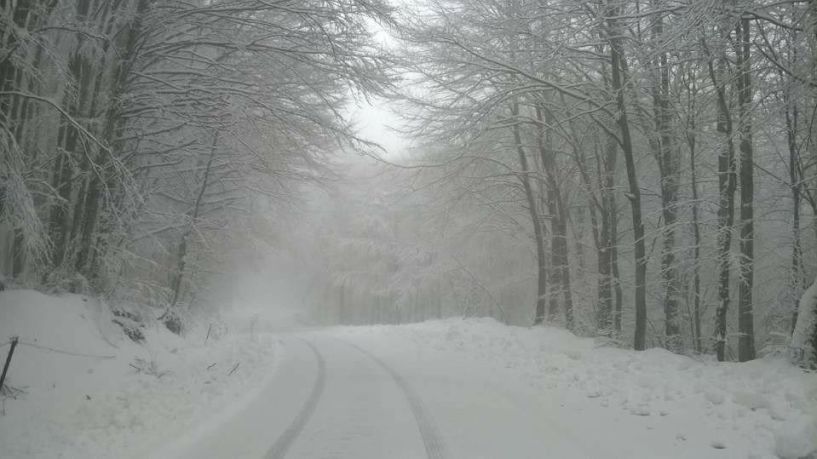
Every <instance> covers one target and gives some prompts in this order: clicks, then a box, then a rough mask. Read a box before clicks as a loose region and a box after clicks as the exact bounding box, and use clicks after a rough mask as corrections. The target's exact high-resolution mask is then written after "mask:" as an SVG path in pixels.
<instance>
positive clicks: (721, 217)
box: [701, 40, 736, 362]
mask: <svg viewBox="0 0 817 459" xmlns="http://www.w3.org/2000/svg"><path fill="white" fill-rule="evenodd" d="M701 45H702V46H701V47H702V49H703V50H704V53H705V54H706V57H707V68H708V71H709V78H710V80H712V85H713V86H714V87H715V91H716V93H717V105H718V119H717V123H716V127H715V129H716V131H717V132H718V134H719V137H720V139H721V142H722V145H721V149H720V153H719V154H718V195H719V197H718V240H717V245H718V255H717V260H718V307H717V309H716V311H715V354H716V356H717V358H718V360H719V361H721V362H722V361H724V360H725V359H726V313H727V311H728V310H729V302H730V295H729V294H730V292H729V275H730V261H729V258H730V257H729V253H730V251H731V247H732V227H733V225H734V219H735V187H736V177H735V145H734V143H733V142H732V131H733V128H732V115H731V113H730V111H729V104H728V102H727V99H726V83H725V82H726V81H727V77H726V66H725V62H724V60H725V57H724V56H720V57H719V58H718V62H717V69H716V66H715V63H714V61H715V58H714V57H713V56H712V55H711V54H710V53H709V48H708V47H707V45H706V42H705V41H703V40H702V41H701Z"/></svg>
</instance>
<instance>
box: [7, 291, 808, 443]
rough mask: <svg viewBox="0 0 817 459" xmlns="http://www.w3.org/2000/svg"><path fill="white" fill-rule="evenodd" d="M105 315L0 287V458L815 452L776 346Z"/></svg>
mask: <svg viewBox="0 0 817 459" xmlns="http://www.w3.org/2000/svg"><path fill="white" fill-rule="evenodd" d="M257 306H258V305H253V307H257ZM242 314H243V315H242ZM270 317H273V316H270ZM112 319H113V316H112V315H111V313H110V312H109V308H108V307H107V306H106V305H104V304H102V303H100V302H98V301H95V300H93V299H90V298H86V297H82V296H78V295H64V296H58V297H54V296H46V295H43V294H40V293H36V292H33V291H25V290H14V291H6V292H0V342H2V343H5V342H7V340H8V339H9V338H10V337H11V336H19V337H20V339H21V343H24V344H21V345H20V346H19V347H18V350H17V351H16V352H15V356H14V360H13V361H12V364H11V367H10V372H9V377H8V380H7V384H9V385H11V386H12V387H15V388H20V389H23V390H24V391H25V393H23V394H21V395H20V396H19V397H18V398H17V399H11V398H7V399H5V400H4V406H3V409H4V414H2V415H0V457H3V458H22V457H67V458H74V457H76V458H86V457H125V458H127V457H167V458H181V457H191V458H192V457H196V458H200V457H261V456H264V455H265V454H266V455H270V454H272V453H270V451H273V450H274V449H275V448H277V447H280V445H282V444H283V443H281V438H282V437H286V435H284V433H285V432H288V434H287V435H289V437H288V438H287V442H286V444H285V449H288V453H287V457H293V458H296V457H297V458H311V457H315V458H318V457H329V456H332V457H355V458H358V459H361V458H379V457H421V456H424V454H423V453H424V451H423V448H424V447H423V445H424V444H425V448H426V451H425V452H426V453H428V452H429V451H432V450H433V451H434V452H435V457H438V456H439V457H449V458H466V457H467V458H496V457H513V458H528V457H530V458H534V457H542V456H543V454H546V455H547V456H548V457H559V458H596V457H598V458H602V457H603V458H655V457H667V458H783V459H790V458H791V459H794V458H804V457H814V456H815V455H817V374H815V373H809V372H805V371H803V370H801V369H799V368H797V367H794V366H792V365H790V364H789V363H787V362H786V361H785V360H782V359H774V358H766V359H760V360H756V361H752V362H749V363H743V364H739V363H718V362H715V361H712V360H705V359H695V358H691V357H686V356H680V355H676V354H672V353H670V352H667V351H665V350H661V349H652V350H648V351H645V352H634V351H630V350H623V349H617V348H614V347H610V345H609V344H608V343H606V342H604V341H597V340H594V339H590V338H580V337H576V336H574V335H572V334H570V333H568V332H566V331H564V330H561V329H557V328H550V327H535V328H525V327H512V326H506V325H504V324H500V323H498V322H496V321H494V320H492V319H465V320H463V319H446V320H438V321H430V322H424V323H419V324H412V325H400V326H386V325H377V326H361V327H333V328H325V329H300V330H290V331H288V332H284V331H281V330H280V329H279V327H278V326H279V325H280V324H279V323H278V322H277V320H278V319H279V318H273V319H270V318H267V317H264V313H263V310H261V309H258V310H255V309H250V310H244V312H242V313H241V314H239V313H236V314H234V315H232V316H227V318H225V319H223V322H220V323H217V324H216V325H215V326H213V327H211V335H210V337H209V338H208V339H207V343H206V344H205V343H204V341H205V336H206V334H207V329H208V328H210V327H209V325H210V323H209V322H201V323H199V324H194V325H193V326H191V328H190V329H188V330H187V331H186V333H185V334H184V336H183V337H178V336H175V335H173V334H171V333H169V332H167V331H166V330H164V329H163V328H162V327H161V326H159V325H154V326H149V327H148V328H146V329H145V330H144V332H145V336H146V340H145V343H144V344H136V343H133V342H132V341H130V340H129V339H128V338H127V337H126V336H125V335H124V334H123V332H122V331H121V330H120V328H119V327H118V326H115V325H113V324H112V322H111V320H112ZM290 325H291V324H290ZM272 329H275V330H274V332H273V330H272ZM32 345H36V346H38V347H34V346H32ZM6 349H8V347H7V346H6V347H4V348H2V349H0V355H2V356H4V355H5V350H6ZM56 351H60V352H63V353H58V352H56ZM64 352H67V353H70V354H66V353H64ZM75 354H80V355H75ZM236 364H238V366H237V367H236ZM134 367H137V368H139V370H137V369H135V368H134ZM233 369H234V370H233ZM231 372H232V373H231ZM308 399H309V400H311V401H310V402H308V403H306V400H308ZM305 406H310V408H309V410H305V408H304V407H305ZM296 419H300V420H301V421H300V422H301V424H300V425H299V426H298V428H297V429H294V428H293V427H292V426H293V425H295V424H294V422H295V421H294V420H296ZM418 427H419V430H418ZM429 438H431V439H432V440H429ZM275 445H278V446H275ZM429 445H433V446H431V447H430V446H429ZM271 448H272V449H271ZM429 448H431V449H429ZM384 452H388V454H386V456H384V454H385V453H384ZM275 454H276V455H274V456H275V457H283V453H281V454H280V455H278V453H275ZM436 455H438V456H436Z"/></svg>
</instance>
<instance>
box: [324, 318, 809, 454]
mask: <svg viewBox="0 0 817 459" xmlns="http://www.w3.org/2000/svg"><path fill="white" fill-rule="evenodd" d="M332 333H333V334H334V335H335V336H337V337H338V338H341V339H344V340H347V341H351V342H354V343H357V344H359V345H361V346H362V347H365V348H367V349H369V350H371V351H372V352H373V353H375V354H377V355H378V356H380V357H382V358H384V359H386V360H387V361H389V362H393V363H394V364H395V365H397V366H398V371H399V370H400V368H402V369H404V370H407V371H406V372H407V373H416V372H417V371H425V372H426V373H427V374H428V373H431V372H436V373H435V374H437V375H440V376H439V377H440V378H444V377H446V376H445V375H446V374H450V373H452V372H455V373H458V374H459V376H458V377H459V378H464V377H466V376H465V375H468V376H467V378H468V380H471V381H480V382H481V383H482V384H486V386H488V387H491V388H492V389H490V390H496V391H505V392H509V393H515V394H520V393H523V392H525V391H527V392H528V393H529V394H531V396H532V397H536V398H538V399H540V400H541V405H542V406H543V407H546V409H545V410H543V415H546V416H550V417H553V418H554V419H558V420H559V423H560V425H562V426H564V427H565V428H567V429H571V430H573V431H576V432H584V431H589V432H592V433H589V437H588V440H587V441H589V442H598V443H599V444H601V445H609V446H610V447H611V449H610V450H609V454H607V455H606V457H629V458H633V457H645V458H646V457H659V456H660V457H717V458H726V457H729V458H746V457H753V458H775V457H779V458H785V459H789V458H804V457H810V458H811V457H817V374H815V373H806V372H803V371H802V370H800V369H799V368H796V367H794V366H792V365H790V364H789V363H787V362H786V361H784V360H778V359H761V360H756V361H753V362H749V363H744V364H738V363H717V362H714V361H700V360H695V359H692V358H689V357H684V356H680V355H675V354H672V353H670V352H667V351H665V350H662V349H651V350H648V351H645V352H634V351H629V350H622V349H616V348H611V347H606V346H604V345H603V344H600V343H598V342H596V341H595V340H593V339H588V338H578V337H576V336H574V335H572V334H570V333H568V332H566V331H564V330H560V329H555V328H548V327H536V328H523V327H511V326H506V325H503V324H500V323H498V322H496V321H494V320H492V319H467V320H461V319H449V320H442V321H431V322H425V323H420V324H414V325H404V326H385V325H384V326H373V327H339V328H336V329H334V330H333V331H332ZM418 369H422V370H418ZM419 390H420V391H421V392H422V390H423V388H422V387H420V388H419ZM421 396H422V394H421ZM617 451H618V452H617ZM658 451H661V453H660V454H659V456H656V454H657V452H658Z"/></svg>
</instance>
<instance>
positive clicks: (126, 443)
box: [0, 290, 277, 458]
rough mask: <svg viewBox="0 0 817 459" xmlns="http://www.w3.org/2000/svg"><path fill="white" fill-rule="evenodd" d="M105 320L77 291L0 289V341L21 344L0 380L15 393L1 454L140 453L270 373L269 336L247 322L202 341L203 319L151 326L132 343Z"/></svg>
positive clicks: (0, 431)
mask: <svg viewBox="0 0 817 459" xmlns="http://www.w3.org/2000/svg"><path fill="white" fill-rule="evenodd" d="M114 318H115V317H114V316H113V315H111V313H110V312H109V310H108V308H107V307H103V305H101V304H100V303H98V302H97V301H95V300H93V299H89V298H86V297H82V296H79V295H64V296H59V297H54V296H46V295H43V294H41V293H37V292H34V291H27V290H13V291H6V292H0V343H7V342H8V340H9V339H10V338H11V337H12V336H19V338H20V342H21V344H20V345H19V346H18V347H17V349H16V351H15V353H14V357H13V360H12V362H11V366H10V368H9V373H8V376H7V380H6V384H7V385H10V386H12V387H14V388H18V389H21V390H22V391H23V392H22V393H20V394H18V395H17V398H16V399H12V398H4V400H3V405H2V407H0V409H2V413H0V457H2V458H29V457H37V458H40V457H42V458H52V457H65V458H127V457H134V458H135V457H147V456H149V453H150V452H151V451H153V450H154V449H156V448H158V447H159V446H161V445H163V444H164V443H166V442H169V441H171V440H172V439H174V438H175V437H176V436H178V435H180V434H182V433H184V432H186V431H187V430H190V429H193V428H194V427H195V426H196V425H197V424H198V423H200V422H201V420H202V419H207V418H210V417H214V416H218V413H222V412H224V411H225V410H229V409H231V408H232V407H235V406H241V404H242V403H246V400H247V399H248V398H252V396H253V394H254V393H255V392H257V391H258V390H260V389H261V388H262V387H264V386H265V384H266V381H267V380H268V379H269V377H270V375H271V374H272V373H273V372H274V368H275V362H276V358H275V350H276V344H277V339H276V338H274V337H273V336H272V335H270V334H269V333H262V332H261V330H257V328H260V327H257V326H256V325H252V322H250V321H249V320H246V321H244V320H242V321H234V322H233V323H231V324H228V325H225V324H223V323H221V324H217V326H214V327H212V328H211V329H210V334H211V336H210V337H209V338H207V344H204V341H205V337H206V334H207V330H208V328H210V324H209V323H205V324H198V325H196V326H193V327H191V329H189V330H187V331H186V332H185V333H184V337H179V336H176V335H174V334H172V333H170V332H169V331H167V330H166V329H165V328H164V327H162V326H160V325H156V326H154V327H152V328H147V329H144V330H143V333H144V334H145V337H146V340H145V343H144V344H136V343H134V342H132V341H131V340H130V339H128V338H127V337H126V336H125V335H124V333H123V332H122V330H121V329H120V327H118V326H117V325H115V324H113V323H112V320H113V319H114ZM230 325H231V326H230ZM251 327H252V328H256V330H252V334H251V333H250V332H251V330H250V328H251ZM35 346H37V347H35ZM8 349H9V346H8V345H5V346H4V347H2V348H0V358H3V359H5V356H6V352H7V351H8ZM77 354H81V355H77ZM236 365H238V366H237V367H236ZM231 372H232V373H231Z"/></svg>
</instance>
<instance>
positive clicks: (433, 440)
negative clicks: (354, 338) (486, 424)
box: [339, 340, 445, 459]
mask: <svg viewBox="0 0 817 459" xmlns="http://www.w3.org/2000/svg"><path fill="white" fill-rule="evenodd" d="M339 341H342V342H343V343H345V344H347V345H348V346H351V347H353V348H355V349H357V350H358V351H360V352H361V353H363V354H364V355H366V356H367V357H369V358H370V359H372V360H373V361H374V362H375V363H377V364H378V365H379V366H380V368H382V369H383V370H385V371H386V373H388V374H389V375H391V377H392V379H394V382H395V383H396V384H397V386H398V387H400V390H401V391H402V392H403V395H405V396H406V400H407V401H408V403H409V407H410V408H411V412H412V414H413V415H414V420H415V422H416V423H417V428H418V429H419V430H420V436H421V437H422V438H423V444H424V445H425V449H426V456H427V457H428V459H443V458H444V457H445V448H444V445H443V441H442V437H441V436H440V433H439V432H438V431H437V426H436V425H435V424H434V421H433V419H432V418H431V416H429V414H428V411H426V409H425V406H423V401H422V400H421V399H420V397H419V396H418V395H417V393H416V392H414V390H413V389H412V388H411V387H410V386H409V385H408V383H407V382H406V380H405V379H403V377H402V376H400V374H399V373H397V372H396V371H395V370H394V369H392V368H391V367H390V366H388V365H387V364H386V363H385V362H384V361H382V360H380V359H379V358H378V357H376V356H375V355H374V354H372V353H370V352H369V351H367V350H365V349H363V348H361V347H360V346H357V345H355V344H352V343H350V342H348V341H345V340H339Z"/></svg>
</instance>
